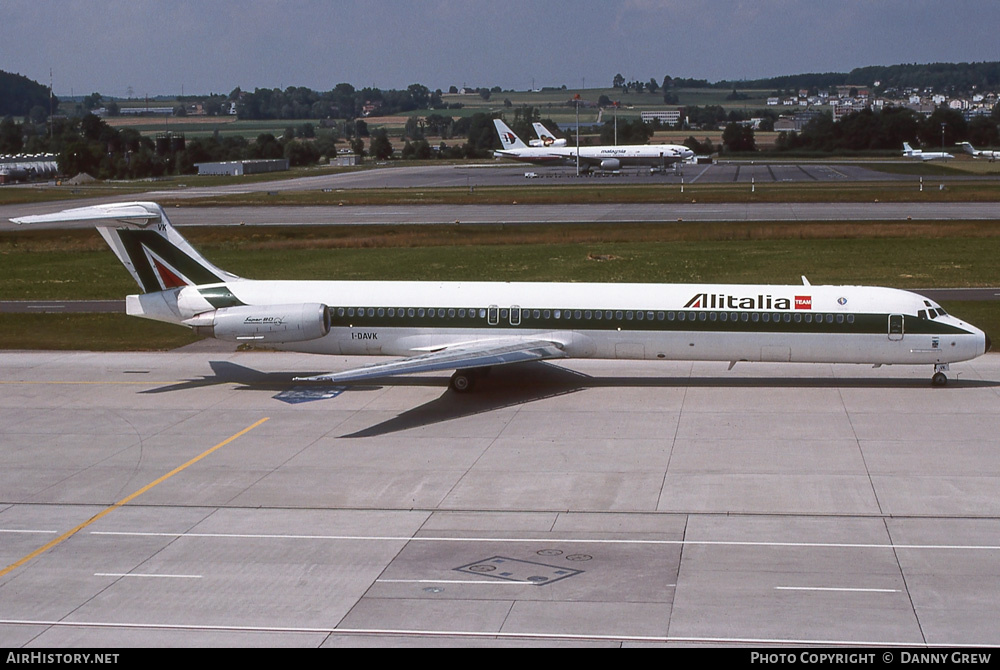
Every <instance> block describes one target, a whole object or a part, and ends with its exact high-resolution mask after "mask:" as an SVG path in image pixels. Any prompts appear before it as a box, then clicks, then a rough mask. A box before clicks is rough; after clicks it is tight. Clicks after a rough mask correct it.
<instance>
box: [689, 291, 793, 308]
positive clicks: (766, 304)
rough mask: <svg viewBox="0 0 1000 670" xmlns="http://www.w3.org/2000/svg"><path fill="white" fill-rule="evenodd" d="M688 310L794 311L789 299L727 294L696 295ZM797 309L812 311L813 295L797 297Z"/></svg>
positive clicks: (691, 300)
mask: <svg viewBox="0 0 1000 670" xmlns="http://www.w3.org/2000/svg"><path fill="white" fill-rule="evenodd" d="M684 307H685V308H686V309H792V301H791V300H790V299H789V298H775V297H773V296H770V295H763V294H761V295H751V296H735V295H726V294H725V293H695V294H694V297H692V298H691V299H690V300H688V301H687V304H685V305H684ZM795 309H812V296H811V295H797V296H795Z"/></svg>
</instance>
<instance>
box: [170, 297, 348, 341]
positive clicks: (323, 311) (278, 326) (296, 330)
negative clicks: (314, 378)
mask: <svg viewBox="0 0 1000 670" xmlns="http://www.w3.org/2000/svg"><path fill="white" fill-rule="evenodd" d="M186 323H188V325H190V326H192V327H193V328H194V332H195V333H197V334H198V335H201V336H207V337H214V338H216V339H218V340H230V341H233V342H304V341H306V340H315V339H318V338H320V337H323V336H325V335H326V334H327V333H329V332H330V310H329V308H327V306H326V305H323V304H320V303H316V302H307V303H298V304H294V305H241V306H239V307H223V308H222V309H217V310H215V311H214V312H207V313H205V314H200V315H198V316H196V317H195V318H193V319H189V320H188V321H187V322H186Z"/></svg>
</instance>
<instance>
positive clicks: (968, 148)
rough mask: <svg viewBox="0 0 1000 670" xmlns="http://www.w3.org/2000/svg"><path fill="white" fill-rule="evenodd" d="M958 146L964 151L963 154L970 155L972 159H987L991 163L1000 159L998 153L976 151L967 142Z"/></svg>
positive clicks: (999, 152) (999, 153)
mask: <svg viewBox="0 0 1000 670" xmlns="http://www.w3.org/2000/svg"><path fill="white" fill-rule="evenodd" d="M959 146H960V147H962V148H963V149H965V153H967V154H972V156H973V158H988V159H989V161H990V162H991V163H992V162H993V161H995V160H996V159H997V158H1000V151H990V150H983V149H976V148H975V147H974V146H972V145H971V144H969V143H968V142H962V143H961V144H959Z"/></svg>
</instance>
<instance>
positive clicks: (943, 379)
mask: <svg viewBox="0 0 1000 670" xmlns="http://www.w3.org/2000/svg"><path fill="white" fill-rule="evenodd" d="M947 383H948V377H947V375H945V373H943V372H935V373H934V376H933V377H931V385H932V386H944V385H945V384H947Z"/></svg>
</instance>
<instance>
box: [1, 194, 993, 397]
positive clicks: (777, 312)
mask: <svg viewBox="0 0 1000 670" xmlns="http://www.w3.org/2000/svg"><path fill="white" fill-rule="evenodd" d="M12 221H14V222H15V223H42V222H67V221H95V222H96V223H97V226H98V229H99V231H100V233H101V235H102V236H103V237H104V239H105V240H106V241H107V242H108V244H109V245H110V246H111V248H112V250H113V251H114V253H115V255H117V256H118V258H119V260H121V262H122V263H124V265H125V267H126V268H128V271H129V272H130V273H131V274H132V277H133V278H134V279H135V281H136V282H137V283H138V284H139V286H140V287H141V288H142V290H143V293H141V294H138V295H130V296H128V297H127V299H126V312H127V313H128V314H130V315H133V316H140V317H144V318H148V319H155V320H158V321H165V322H168V323H175V324H179V325H182V326H187V327H188V328H192V329H193V330H194V331H195V332H196V333H198V334H199V335H203V336H208V337H215V338H218V339H221V340H229V341H237V342H248V343H262V344H266V345H267V346H269V347H272V348H276V349H283V350H288V351H300V352H310V353H322V354H340V355H380V356H396V357H401V358H397V359H396V360H391V361H388V362H376V363H374V364H371V365H367V366H364V367H358V368H353V369H350V370H342V371H338V372H331V373H329V374H323V375H317V376H314V377H308V378H305V379H307V380H310V381H328V382H334V383H337V382H348V381H356V380H364V379H372V378H382V377H390V376H394V375H403V374H411V373H418V372H429V371H436V370H454V371H455V373H454V375H453V376H452V378H451V388H452V389H453V390H455V391H458V392H462V391H468V390H470V389H471V388H472V387H473V386H474V384H475V382H476V380H477V379H478V378H479V377H480V376H481V375H482V374H483V373H484V372H485V371H486V370H488V369H489V368H490V367H492V366H497V365H514V364H517V363H522V362H526V361H539V360H549V359H560V358H604V359H649V360H657V359H674V360H701V361H724V362H728V363H730V367H732V366H733V365H735V364H736V363H737V362H739V361H789V362H815V363H865V364H870V365H875V366H879V365H888V364H911V365H916V364H919V365H927V366H933V367H934V373H933V377H932V383H934V384H936V385H941V384H944V383H946V381H947V377H946V375H945V373H946V372H947V371H948V364H949V363H954V362H957V361H964V360H969V359H972V358H975V357H977V356H980V355H982V354H984V353H985V352H986V351H987V350H988V349H989V348H990V340H989V337H987V335H986V334H985V333H984V332H983V331H981V330H979V329H978V328H976V327H974V326H971V325H969V324H967V323H965V322H963V321H961V320H960V319H957V318H955V317H954V316H951V315H949V314H946V313H945V311H944V310H943V309H941V307H940V306H939V305H937V304H936V303H935V302H934V301H932V300H928V299H927V298H924V297H923V296H920V295H917V294H916V293H911V292H908V291H902V290H898V289H892V288H878V287H870V286H813V285H810V284H809V283H808V282H807V281H806V280H805V278H803V283H802V284H801V285H787V286H779V285H752V284H634V283H633V284H597V283H542V282H533V283H517V282H434V281H419V282H415V281H259V280H252V279H244V278H242V277H237V276H236V275H233V274H231V273H229V272H226V271H225V270H222V269H220V268H218V267H216V266H215V265H213V264H212V263H210V262H209V261H208V260H206V259H205V258H204V257H203V256H202V255H201V254H200V253H198V252H197V251H196V250H195V249H194V248H193V247H192V246H191V245H190V244H189V243H188V242H187V241H186V240H185V239H184V238H183V237H182V236H181V235H180V233H179V232H178V231H177V229H175V228H174V227H173V226H172V225H171V224H170V222H169V221H168V219H167V215H166V213H165V212H164V211H163V209H162V208H161V207H160V206H159V205H158V204H156V203H152V202H133V203H119V204H107V205H98V206H92V207H83V208H77V209H69V210H65V211H62V212H58V213H55V214H43V215H37V216H25V217H21V218H17V219H12Z"/></svg>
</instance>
